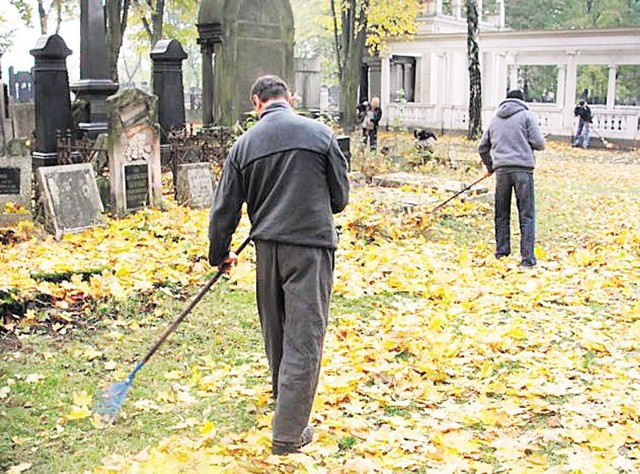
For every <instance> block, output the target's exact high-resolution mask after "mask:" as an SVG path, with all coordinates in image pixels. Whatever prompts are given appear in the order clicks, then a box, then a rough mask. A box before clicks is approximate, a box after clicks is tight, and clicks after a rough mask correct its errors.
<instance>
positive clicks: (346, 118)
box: [331, 0, 369, 130]
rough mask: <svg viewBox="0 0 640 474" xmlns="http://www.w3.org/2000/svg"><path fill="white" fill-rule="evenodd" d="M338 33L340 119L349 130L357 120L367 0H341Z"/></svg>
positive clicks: (333, 5)
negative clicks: (346, 0)
mask: <svg viewBox="0 0 640 474" xmlns="http://www.w3.org/2000/svg"><path fill="white" fill-rule="evenodd" d="M340 3H341V4H340V6H341V8H340V16H341V35H340V41H338V35H337V33H336V50H337V57H338V71H339V72H340V89H341V92H340V112H341V113H340V116H341V119H340V122H341V124H342V126H343V127H344V129H345V130H351V129H352V128H353V127H354V126H355V124H356V107H357V105H358V88H359V86H360V74H361V73H362V55H363V53H364V48H365V39H366V29H367V11H368V8H369V0H360V1H359V2H358V1H357V0H348V2H347V4H346V5H345V4H344V3H343V2H340ZM331 7H332V13H333V21H334V31H335V30H337V27H336V26H335V25H337V21H338V18H337V12H336V8H335V4H334V2H333V1H332V5H331Z"/></svg>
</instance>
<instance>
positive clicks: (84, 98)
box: [71, 0, 118, 138]
mask: <svg viewBox="0 0 640 474" xmlns="http://www.w3.org/2000/svg"><path fill="white" fill-rule="evenodd" d="M107 59H108V55H107V41H106V29H105V14H104V6H103V0H80V80H79V81H78V82H76V83H75V84H73V85H72V86H71V89H72V90H73V92H74V93H75V94H76V100H77V101H78V103H79V104H80V109H81V110H83V111H84V113H83V114H81V115H82V118H81V120H80V123H79V124H78V128H79V129H80V130H83V131H85V132H87V133H88V134H89V136H90V137H91V138H95V137H96V136H98V135H99V134H100V133H103V132H106V131H107V114H106V109H105V99H106V98H107V97H108V96H110V95H112V94H114V93H115V92H116V91H117V90H118V84H116V83H115V82H113V81H112V80H111V76H110V71H109V62H108V60H107Z"/></svg>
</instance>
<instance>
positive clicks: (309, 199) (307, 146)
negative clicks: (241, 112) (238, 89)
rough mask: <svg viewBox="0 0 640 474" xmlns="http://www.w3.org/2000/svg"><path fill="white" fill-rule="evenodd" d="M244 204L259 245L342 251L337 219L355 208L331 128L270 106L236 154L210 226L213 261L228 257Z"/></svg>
mask: <svg viewBox="0 0 640 474" xmlns="http://www.w3.org/2000/svg"><path fill="white" fill-rule="evenodd" d="M243 202H246V203H247V211H248V214H249V219H250V220H251V237H252V238H253V239H254V240H265V241H269V242H277V243H284V244H290V245H301V246H308V247H322V248H330V249H335V248H336V246H337V244H338V237H337V233H336V230H335V226H334V223H333V216H332V213H338V212H340V211H342V210H343V209H344V208H345V207H346V205H347V203H348V202H349V180H348V177H347V161H346V159H345V158H344V156H343V154H342V152H341V151H340V148H339V147H338V142H337V139H336V137H335V135H334V134H333V132H332V131H331V129H330V128H329V127H327V126H326V125H324V124H322V123H320V122H317V121H315V120H311V119H308V118H304V117H301V116H300V115H298V114H296V113H295V112H294V111H293V110H292V109H291V108H290V107H289V105H288V104H287V103H285V102H275V103H273V104H271V105H269V106H268V107H267V108H266V109H265V111H264V112H263V113H262V115H261V117H260V121H259V122H258V123H257V124H256V125H254V126H253V127H252V128H250V129H249V130H248V131H247V132H246V133H245V134H244V135H242V136H241V137H240V139H238V141H237V142H236V143H235V144H234V146H233V147H232V148H231V151H230V152H229V156H228V157H227V160H226V162H225V165H224V169H223V172H222V176H221V178H220V182H219V183H218V187H217V189H216V192H215V195H214V198H213V204H212V206H211V215H210V221H209V244H210V245H209V263H211V264H212V265H218V264H220V263H222V262H223V261H224V260H225V259H226V257H227V256H228V254H229V250H230V245H231V237H232V235H233V232H234V231H235V229H236V227H237V225H238V222H239V220H240V216H241V209H242V204H243Z"/></svg>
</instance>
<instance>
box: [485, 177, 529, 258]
mask: <svg viewBox="0 0 640 474" xmlns="http://www.w3.org/2000/svg"><path fill="white" fill-rule="evenodd" d="M512 190H514V191H515V195H516V204H517V205H518V219H519V221H520V258H521V260H522V264H523V265H535V264H536V257H535V254H534V246H535V240H536V204H535V190H534V185H533V172H529V171H521V170H509V171H500V170H497V171H496V203H495V230H496V257H498V258H500V257H504V256H506V255H509V254H510V253H511V194H512V193H511V191H512Z"/></svg>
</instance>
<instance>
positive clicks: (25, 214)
mask: <svg viewBox="0 0 640 474" xmlns="http://www.w3.org/2000/svg"><path fill="white" fill-rule="evenodd" d="M25 219H29V220H30V219H31V157H30V156H19V157H11V156H9V157H0V227H1V226H3V225H11V224H14V223H15V222H17V221H20V220H25Z"/></svg>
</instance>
